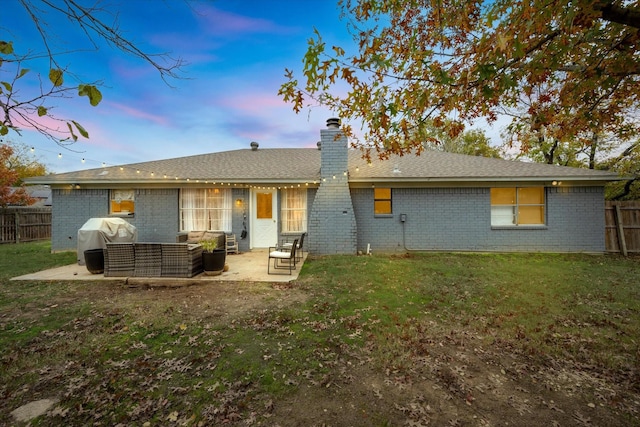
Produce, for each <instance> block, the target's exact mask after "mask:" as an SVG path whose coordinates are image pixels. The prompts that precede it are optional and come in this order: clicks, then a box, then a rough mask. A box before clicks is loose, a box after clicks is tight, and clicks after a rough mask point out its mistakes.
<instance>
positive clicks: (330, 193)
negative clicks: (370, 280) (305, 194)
mask: <svg viewBox="0 0 640 427" xmlns="http://www.w3.org/2000/svg"><path fill="white" fill-rule="evenodd" d="M320 137H321V141H320V144H321V145H320V147H321V148H320V149H321V155H320V158H321V166H320V175H321V180H320V186H319V187H318V191H317V193H316V196H315V199H314V201H313V206H312V207H311V214H310V215H309V224H308V232H309V252H311V253H314V254H319V255H328V254H355V253H356V251H357V247H356V246H357V227H356V217H355V214H354V212H353V203H352V201H351V193H350V191H349V177H348V175H347V174H346V172H347V165H348V150H349V141H348V140H347V137H346V136H345V135H344V134H343V133H342V131H341V130H340V121H339V120H338V119H329V120H327V129H322V130H321V131H320Z"/></svg>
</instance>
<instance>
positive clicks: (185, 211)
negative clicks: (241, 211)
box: [180, 188, 232, 233]
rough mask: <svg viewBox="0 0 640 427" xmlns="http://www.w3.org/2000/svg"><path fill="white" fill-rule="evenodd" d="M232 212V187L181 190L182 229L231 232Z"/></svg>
mask: <svg viewBox="0 0 640 427" xmlns="http://www.w3.org/2000/svg"><path fill="white" fill-rule="evenodd" d="M231 214H232V194H231V190H230V189H219V188H183V189H181V191H180V218H181V230H182V231H196V230H197V231H200V230H216V231H224V232H227V233H229V232H231V225H232V215H231Z"/></svg>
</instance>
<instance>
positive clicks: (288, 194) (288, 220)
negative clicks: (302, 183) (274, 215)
mask: <svg viewBox="0 0 640 427" xmlns="http://www.w3.org/2000/svg"><path fill="white" fill-rule="evenodd" d="M280 214H281V218H282V232H283V233H304V232H306V231H307V190H306V189H304V188H288V189H285V190H282V200H281V205H280Z"/></svg>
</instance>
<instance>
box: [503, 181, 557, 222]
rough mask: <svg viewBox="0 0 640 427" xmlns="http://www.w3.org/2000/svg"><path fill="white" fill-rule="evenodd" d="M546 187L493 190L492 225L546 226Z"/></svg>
mask: <svg viewBox="0 0 640 427" xmlns="http://www.w3.org/2000/svg"><path fill="white" fill-rule="evenodd" d="M544 212H545V201H544V187H522V188H520V187H516V188H492V189H491V225H496V226H500V225H505V226H509V225H544V224H545V221H544Z"/></svg>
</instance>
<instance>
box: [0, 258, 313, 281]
mask: <svg viewBox="0 0 640 427" xmlns="http://www.w3.org/2000/svg"><path fill="white" fill-rule="evenodd" d="M306 255H307V254H306V253H305V254H304V256H303V259H302V261H300V262H299V263H298V264H297V268H296V269H295V270H294V271H293V272H292V273H291V275H289V274H288V273H289V272H288V270H281V271H280V273H282V274H267V262H268V252H267V250H266V249H255V250H252V251H250V252H243V253H240V254H230V255H227V259H226V264H227V265H228V266H229V270H228V271H225V272H223V273H222V274H220V275H218V276H209V275H206V274H204V273H200V274H198V275H196V276H194V277H191V278H175V277H104V274H91V273H90V272H89V271H88V270H87V268H86V267H85V266H84V265H78V264H71V265H65V266H63V267H57V268H52V269H49V270H43V271H39V272H37V273H31V274H25V275H24V276H19V277H14V278H12V279H11V280H50V281H65V280H85V281H89V280H99V281H110V282H120V283H124V284H127V285H131V286H167V287H171V286H187V285H194V284H201V283H206V282H290V281H292V280H296V279H297V278H298V274H299V272H300V268H301V267H302V265H303V264H304V261H305V259H306Z"/></svg>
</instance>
